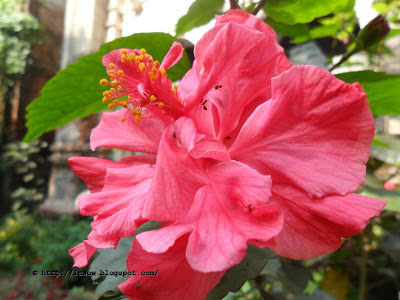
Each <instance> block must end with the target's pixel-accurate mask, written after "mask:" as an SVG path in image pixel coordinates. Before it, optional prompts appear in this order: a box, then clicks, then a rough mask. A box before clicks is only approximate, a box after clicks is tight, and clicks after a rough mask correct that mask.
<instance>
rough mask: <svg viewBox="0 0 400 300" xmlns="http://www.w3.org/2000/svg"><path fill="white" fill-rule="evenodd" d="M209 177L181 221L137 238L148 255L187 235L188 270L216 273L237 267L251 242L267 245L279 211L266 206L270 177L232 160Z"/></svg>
mask: <svg viewBox="0 0 400 300" xmlns="http://www.w3.org/2000/svg"><path fill="white" fill-rule="evenodd" d="M208 176H209V178H210V184H209V185H206V186H204V187H202V188H201V189H199V191H198V192H197V193H196V197H195V201H194V203H193V205H192V207H191V209H190V211H189V213H188V215H187V216H186V217H185V218H184V219H182V220H180V221H177V222H175V223H174V224H171V225H168V226H166V227H164V228H162V229H159V230H153V231H148V232H144V233H141V234H139V235H138V236H137V240H138V242H139V243H140V244H141V246H142V247H143V248H144V249H145V250H146V251H147V252H151V253H163V252H165V251H167V250H168V248H169V247H171V246H172V245H173V244H174V242H175V240H177V239H178V238H180V237H181V236H184V235H186V234H190V237H189V241H188V247H187V252H186V257H187V260H188V262H189V264H190V266H191V267H192V268H193V269H194V270H198V271H201V272H217V271H223V270H227V269H228V268H230V267H232V266H234V265H235V264H238V263H239V262H240V261H241V260H242V259H243V257H244V256H245V254H246V251H247V242H248V241H249V240H251V241H254V240H256V241H259V242H260V243H262V242H268V241H269V240H271V239H272V238H274V236H276V235H277V234H278V233H279V232H280V230H281V228H282V224H283V218H282V213H281V210H280V208H279V207H278V206H277V205H273V204H269V203H268V199H269V196H270V187H271V181H270V177H269V176H264V175H261V174H259V173H258V172H257V171H255V170H253V169H251V168H249V167H247V166H246V165H244V164H241V163H239V162H234V161H230V162H223V163H219V164H217V165H214V166H212V167H211V168H210V169H209V171H208ZM226 245H229V247H227V246H226Z"/></svg>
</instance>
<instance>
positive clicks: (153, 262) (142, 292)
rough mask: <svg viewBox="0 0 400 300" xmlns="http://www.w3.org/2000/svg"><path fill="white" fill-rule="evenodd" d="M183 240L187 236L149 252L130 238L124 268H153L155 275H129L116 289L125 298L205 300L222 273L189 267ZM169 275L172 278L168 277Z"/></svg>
mask: <svg viewBox="0 0 400 300" xmlns="http://www.w3.org/2000/svg"><path fill="white" fill-rule="evenodd" d="M186 243H187V239H186V238H182V239H180V240H178V241H176V243H175V245H174V246H173V247H171V248H170V249H169V250H168V252H166V253H163V254H151V253H147V252H146V251H144V250H143V249H142V247H141V246H140V244H139V243H138V242H137V241H134V242H133V247H132V251H131V252H130V253H129V256H128V260H127V266H128V270H129V271H136V272H137V273H138V272H140V271H153V272H157V276H155V277H154V276H132V277H131V278H130V279H128V280H127V281H125V282H124V283H122V284H120V285H119V286H118V287H119V289H120V290H121V291H122V293H124V295H125V296H127V297H129V299H142V300H153V299H171V300H173V299H176V300H181V299H193V300H196V299H199V300H200V299H205V297H206V296H207V294H208V293H209V292H210V291H211V289H212V288H214V287H215V286H216V285H217V283H218V282H219V280H220V279H221V277H222V276H223V274H224V272H212V273H202V272H198V271H195V270H193V269H192V268H191V267H190V266H189V264H188V263H187V261H186V257H185V249H186ZM139 270H140V271H139ZM172 274H173V276H174V280H171V275H172Z"/></svg>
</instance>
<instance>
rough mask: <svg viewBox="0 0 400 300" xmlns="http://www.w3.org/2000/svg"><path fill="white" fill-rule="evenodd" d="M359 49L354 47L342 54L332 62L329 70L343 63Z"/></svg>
mask: <svg viewBox="0 0 400 300" xmlns="http://www.w3.org/2000/svg"><path fill="white" fill-rule="evenodd" d="M358 51H359V50H358V49H357V48H354V49H353V50H351V51H350V52H347V53H346V54H345V55H343V56H342V58H341V59H340V60H339V61H338V62H337V63H336V64H334V65H333V66H332V67H330V68H329V71H332V70H333V69H336V68H337V67H339V66H340V65H341V64H342V63H344V62H345V61H346V60H348V59H349V58H350V57H351V56H352V55H353V54H355V53H357V52H358Z"/></svg>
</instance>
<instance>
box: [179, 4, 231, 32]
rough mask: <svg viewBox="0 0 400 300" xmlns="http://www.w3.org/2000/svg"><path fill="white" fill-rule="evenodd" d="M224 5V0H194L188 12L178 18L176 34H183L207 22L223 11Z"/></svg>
mask: <svg viewBox="0 0 400 300" xmlns="http://www.w3.org/2000/svg"><path fill="white" fill-rule="evenodd" d="M223 5H224V0H196V1H194V2H193V4H192V5H191V6H190V7H189V10H188V12H187V14H186V15H184V16H183V17H181V18H180V19H179V20H178V24H176V35H177V36H178V35H182V34H184V33H185V32H186V31H189V30H191V29H193V28H195V27H197V26H200V25H204V24H207V23H208V22H210V21H211V20H212V19H213V18H214V16H215V15H216V14H218V13H219V12H220V11H221V9H222V6H223Z"/></svg>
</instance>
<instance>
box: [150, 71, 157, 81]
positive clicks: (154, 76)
mask: <svg viewBox="0 0 400 300" xmlns="http://www.w3.org/2000/svg"><path fill="white" fill-rule="evenodd" d="M156 78H157V76H156V75H154V74H153V73H151V72H149V79H150V81H154V80H156Z"/></svg>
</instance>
